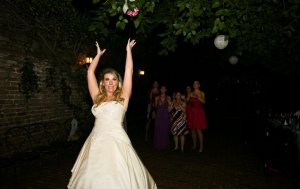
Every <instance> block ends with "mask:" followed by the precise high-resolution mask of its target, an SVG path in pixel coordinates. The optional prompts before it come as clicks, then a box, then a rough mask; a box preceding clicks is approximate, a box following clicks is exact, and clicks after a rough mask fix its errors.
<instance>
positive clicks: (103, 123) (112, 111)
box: [92, 101, 126, 131]
mask: <svg viewBox="0 0 300 189" xmlns="http://www.w3.org/2000/svg"><path fill="white" fill-rule="evenodd" d="M125 112H126V108H125V106H124V105H122V104H120V103H118V102H116V101H110V102H104V103H102V104H100V105H98V106H97V105H94V106H93V107H92V113H93V115H94V116H95V125H94V128H93V131H95V130H99V129H102V130H103V129H105V128H106V129H109V130H111V129H113V130H115V129H123V124H122V123H123V120H124V116H125Z"/></svg>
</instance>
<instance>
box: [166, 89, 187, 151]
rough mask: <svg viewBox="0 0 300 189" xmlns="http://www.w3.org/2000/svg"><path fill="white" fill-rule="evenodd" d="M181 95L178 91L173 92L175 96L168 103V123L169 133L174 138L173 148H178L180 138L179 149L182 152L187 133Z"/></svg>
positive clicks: (184, 105) (183, 102)
mask: <svg viewBox="0 0 300 189" xmlns="http://www.w3.org/2000/svg"><path fill="white" fill-rule="evenodd" d="M182 98H183V95H181V93H180V92H176V93H175V98H174V100H173V102H172V104H171V105H170V108H169V109H170V125H171V133H172V135H173V139H174V149H173V151H177V150H178V143H179V141H178V139H179V138H180V150H181V151H182V152H184V142H185V135H186V134H188V128H187V120H186V113H185V110H186V103H185V99H182Z"/></svg>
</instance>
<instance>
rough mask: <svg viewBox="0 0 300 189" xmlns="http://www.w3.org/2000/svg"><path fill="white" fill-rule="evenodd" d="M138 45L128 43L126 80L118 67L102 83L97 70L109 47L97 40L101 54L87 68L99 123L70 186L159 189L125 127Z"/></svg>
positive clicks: (80, 188) (106, 72)
mask: <svg viewBox="0 0 300 189" xmlns="http://www.w3.org/2000/svg"><path fill="white" fill-rule="evenodd" d="M135 44H136V42H135V40H130V39H129V40H128V42H127V46H126V51H127V52H126V65H125V73H124V82H123V83H122V78H121V76H120V74H119V73H118V72H117V71H116V70H114V69H111V68H108V69H105V70H104V71H103V72H102V75H101V81H100V83H99V85H98V82H97V79H96V76H95V70H96V68H97V65H98V62H99V60H100V58H101V56H102V55H103V54H104V53H105V51H106V49H103V50H101V48H100V47H99V44H98V43H97V42H96V47H97V55H96V56H95V58H94V60H93V61H92V63H91V64H90V66H89V68H88V71H87V80H88V89H89V92H90V96H91V98H92V99H93V102H94V105H93V107H92V110H91V111H92V113H93V115H94V116H95V124H94V128H93V130H92V132H91V133H90V135H89V137H88V138H87V140H86V141H85V143H84V145H83V147H82V149H81V151H80V153H79V155H78V157H77V160H76V162H75V164H74V166H73V168H72V170H71V172H72V176H71V178H70V181H69V184H68V188H70V189H102V188H103V189H157V186H156V183H155V181H154V180H153V178H152V177H151V175H150V174H149V172H148V170H147V169H146V168H145V166H144V165H143V163H142V162H141V160H140V159H139V157H138V155H137V153H136V151H135V150H134V148H133V147H132V144H131V142H130V139H129V137H128V136H127V134H126V132H125V130H124V128H123V126H122V122H123V118H124V115H125V112H126V110H127V107H128V102H129V99H130V96H131V90H132V74H133V59H132V52H131V50H132V48H133V47H134V46H135Z"/></svg>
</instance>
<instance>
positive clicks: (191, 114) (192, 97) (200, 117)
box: [187, 81, 207, 152]
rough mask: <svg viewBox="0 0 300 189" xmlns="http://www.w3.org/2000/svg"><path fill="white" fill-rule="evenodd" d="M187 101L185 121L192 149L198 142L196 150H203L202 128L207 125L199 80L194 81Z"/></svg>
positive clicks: (203, 98) (203, 95)
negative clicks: (190, 132)
mask: <svg viewBox="0 0 300 189" xmlns="http://www.w3.org/2000/svg"><path fill="white" fill-rule="evenodd" d="M187 102H188V110H187V114H188V115H187V121H188V127H189V128H190V129H191V131H192V139H193V150H195V149H196V148H197V144H199V151H198V152H203V133H202V130H205V129H206V128H207V125H206V115H205V111H204V109H203V106H202V105H203V104H205V94H204V92H203V91H201V90H200V82H199V81H194V83H193V91H192V92H190V93H189V95H188V97H187Z"/></svg>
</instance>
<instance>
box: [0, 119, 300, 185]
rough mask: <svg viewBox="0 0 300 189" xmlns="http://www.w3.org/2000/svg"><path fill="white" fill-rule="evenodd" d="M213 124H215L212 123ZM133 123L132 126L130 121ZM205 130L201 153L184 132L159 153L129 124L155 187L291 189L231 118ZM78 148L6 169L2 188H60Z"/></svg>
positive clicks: (284, 176) (289, 180)
mask: <svg viewBox="0 0 300 189" xmlns="http://www.w3.org/2000/svg"><path fill="white" fill-rule="evenodd" d="M215 124H216V123H215ZM131 125H132V124H131ZM211 128H212V129H208V130H206V131H205V132H204V137H205V148H204V152H203V153H200V154H199V153H197V152H194V151H192V150H191V138H190V135H188V136H187V144H186V150H185V152H184V153H181V152H172V151H165V152H158V151H156V150H154V149H153V148H152V146H151V145H150V144H149V143H145V142H144V139H143V132H142V131H143V129H139V128H138V127H135V128H133V127H132V128H130V123H129V128H128V133H129V136H130V138H131V140H132V143H133V145H134V147H135V149H136V151H137V153H138V154H139V156H140V158H141V159H142V161H143V162H144V164H145V166H146V167H147V168H148V170H149V172H150V173H151V175H152V176H153V178H154V180H155V181H156V182H157V185H158V188H159V189H197V188H199V189H268V188H272V189H294V188H296V187H295V186H294V185H293V182H294V181H293V179H294V178H293V176H291V175H290V174H286V173H283V172H277V171H276V170H275V171H270V172H268V174H267V173H266V172H265V171H264V166H263V162H262V160H261V158H260V157H259V156H258V154H257V152H256V150H255V149H254V148H253V146H251V145H249V144H246V141H245V140H244V139H243V135H242V134H241V129H239V127H238V125H237V124H235V121H234V119H232V120H230V119H229V120H228V121H227V124H224V125H223V126H222V127H218V128H219V129H215V128H217V127H211ZM80 147H81V146H77V147H75V148H72V149H68V150H66V151H64V152H63V153H62V154H59V155H58V156H56V157H53V158H49V159H45V160H43V161H40V162H38V163H35V164H33V165H31V166H30V167H27V168H25V169H23V170H21V171H20V172H19V173H14V171H12V170H8V171H7V172H6V173H5V175H4V179H1V183H0V188H1V189H8V188H11V189H33V188H34V189H63V188H66V186H67V184H68V180H69V178H70V175H71V173H70V170H71V168H72V166H73V163H74V162H75V158H76V156H77V154H78V152H79V150H80Z"/></svg>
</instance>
